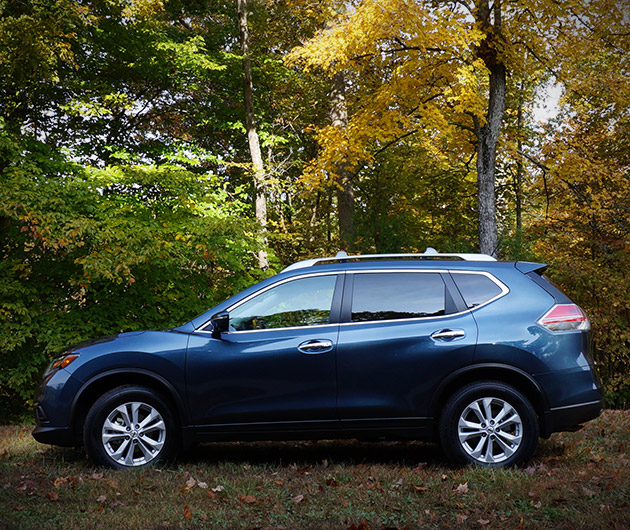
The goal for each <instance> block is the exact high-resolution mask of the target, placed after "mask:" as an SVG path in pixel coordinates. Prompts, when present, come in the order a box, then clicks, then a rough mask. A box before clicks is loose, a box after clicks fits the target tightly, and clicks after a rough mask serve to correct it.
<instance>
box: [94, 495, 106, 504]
mask: <svg viewBox="0 0 630 530" xmlns="http://www.w3.org/2000/svg"><path fill="white" fill-rule="evenodd" d="M106 500H107V497H106V496H105V495H99V496H98V497H97V498H96V502H100V503H103V502H105V501H106Z"/></svg>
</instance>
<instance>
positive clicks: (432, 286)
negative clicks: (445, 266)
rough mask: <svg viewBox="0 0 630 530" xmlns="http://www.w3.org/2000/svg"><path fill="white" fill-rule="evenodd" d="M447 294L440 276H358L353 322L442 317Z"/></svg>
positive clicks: (384, 274) (427, 273)
mask: <svg viewBox="0 0 630 530" xmlns="http://www.w3.org/2000/svg"><path fill="white" fill-rule="evenodd" d="M444 291H445V288H444V281H443V280H442V277H441V276H440V274H438V273H430V272H426V273H407V272H391V273H390V272H388V273H366V274H355V275H354V288H353V293H352V321H353V322H364V321H370V320H397V319H405V318H419V317H433V316H439V315H443V314H444V312H445V311H444V306H445V304H444Z"/></svg>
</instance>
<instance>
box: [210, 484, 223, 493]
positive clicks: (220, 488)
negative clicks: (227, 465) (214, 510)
mask: <svg viewBox="0 0 630 530" xmlns="http://www.w3.org/2000/svg"><path fill="white" fill-rule="evenodd" d="M224 489H225V487H223V486H221V485H219V486H217V487H216V488H212V491H214V492H215V493H219V492H220V491H223V490H224Z"/></svg>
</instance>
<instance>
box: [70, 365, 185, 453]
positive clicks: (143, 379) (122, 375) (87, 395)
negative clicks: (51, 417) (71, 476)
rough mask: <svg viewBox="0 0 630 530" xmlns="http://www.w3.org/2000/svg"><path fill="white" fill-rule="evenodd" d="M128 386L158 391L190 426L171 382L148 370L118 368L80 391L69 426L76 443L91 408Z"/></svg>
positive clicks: (183, 424)
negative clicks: (113, 391) (113, 392)
mask: <svg viewBox="0 0 630 530" xmlns="http://www.w3.org/2000/svg"><path fill="white" fill-rule="evenodd" d="M125 385H139V386H143V387H146V388H149V389H151V390H155V391H156V392H157V393H159V394H160V395H161V396H162V397H163V398H164V399H165V400H167V401H168V402H169V403H170V405H171V406H172V408H173V414H174V415H175V418H176V420H177V421H178V423H179V424H180V426H181V427H184V426H185V425H187V423H188V420H189V418H188V414H187V412H186V408H185V406H184V403H183V400H182V397H181V396H180V395H179V393H178V392H177V390H176V389H175V388H174V387H173V385H171V383H169V382H168V381H167V380H166V379H164V378H163V377H161V376H160V375H158V374H156V373H154V372H151V371H149V370H143V369H140V368H134V369H129V368H119V369H114V370H108V371H107V372H103V373H100V374H98V375H96V376H94V377H92V378H91V379H89V380H88V381H86V382H85V383H84V384H83V386H82V387H81V388H80V390H79V391H78V392H77V394H76V396H75V398H74V400H73V402H72V407H71V418H70V425H71V427H72V432H73V436H74V439H75V442H76V443H77V445H80V444H81V442H82V438H83V423H84V421H85V418H86V416H87V413H88V411H89V410H90V407H91V406H92V405H93V404H94V402H95V401H96V400H97V399H98V398H99V397H100V396H102V395H103V394H104V393H105V392H107V391H109V390H111V389H112V388H116V387H119V386H125Z"/></svg>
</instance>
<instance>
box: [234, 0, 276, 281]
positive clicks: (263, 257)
mask: <svg viewBox="0 0 630 530" xmlns="http://www.w3.org/2000/svg"><path fill="white" fill-rule="evenodd" d="M237 6H238V25H239V34H240V40H241V53H242V54H243V73H244V83H243V99H244V102H245V129H246V130H247V143H248V145H249V154H250V156H251V159H252V167H253V170H254V188H255V190H256V221H258V224H259V225H260V227H261V228H262V230H263V233H264V232H265V231H266V227H267V198H266V196H265V169H264V166H263V159H262V153H261V151H260V140H259V138H258V132H257V130H256V117H255V115H254V86H253V82H252V60H251V58H250V56H249V29H248V27H247V0H237ZM266 243H267V238H266V237H265V239H264V244H265V246H266ZM258 265H259V266H260V268H261V269H266V268H267V267H268V266H269V262H268V260H267V252H266V251H265V250H262V249H261V250H259V251H258Z"/></svg>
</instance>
